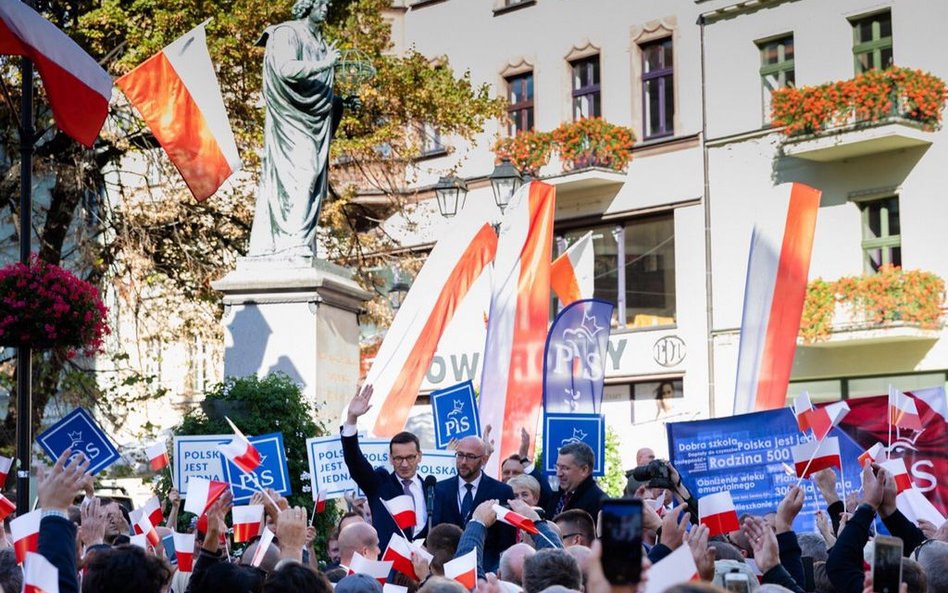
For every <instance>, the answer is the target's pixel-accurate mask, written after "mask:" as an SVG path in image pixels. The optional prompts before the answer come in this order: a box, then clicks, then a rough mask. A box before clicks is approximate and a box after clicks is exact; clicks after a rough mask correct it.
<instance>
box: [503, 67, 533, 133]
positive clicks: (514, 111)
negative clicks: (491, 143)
mask: <svg viewBox="0 0 948 593" xmlns="http://www.w3.org/2000/svg"><path fill="white" fill-rule="evenodd" d="M507 103H509V105H508V107H507V117H508V118H509V119H510V135H511V136H516V135H517V134H519V133H520V132H527V131H529V130H532V129H533V72H525V73H523V74H518V75H517V76H511V77H509V78H507Z"/></svg>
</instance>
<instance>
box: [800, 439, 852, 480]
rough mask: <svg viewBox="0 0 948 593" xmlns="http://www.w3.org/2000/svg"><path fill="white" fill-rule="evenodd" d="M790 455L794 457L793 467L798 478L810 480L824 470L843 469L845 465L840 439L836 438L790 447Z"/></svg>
mask: <svg viewBox="0 0 948 593" xmlns="http://www.w3.org/2000/svg"><path fill="white" fill-rule="evenodd" d="M790 454H791V455H792V456H793V466H794V468H795V469H796V471H797V477H798V478H809V477H810V476H811V475H813V474H815V473H816V472H818V471H820V470H822V469H826V468H828V467H838V468H841V467H842V465H843V462H842V460H841V459H840V457H839V439H838V438H836V437H829V438H828V439H825V440H822V441H807V442H805V443H800V444H799V445H797V446H796V447H790ZM811 459H812V461H811Z"/></svg>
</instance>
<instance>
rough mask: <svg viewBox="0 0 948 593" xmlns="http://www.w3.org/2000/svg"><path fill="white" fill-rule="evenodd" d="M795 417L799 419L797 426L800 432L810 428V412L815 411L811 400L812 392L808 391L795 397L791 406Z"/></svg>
mask: <svg viewBox="0 0 948 593" xmlns="http://www.w3.org/2000/svg"><path fill="white" fill-rule="evenodd" d="M790 409H791V410H792V411H793V415H794V417H796V419H797V426H798V427H799V428H800V432H806V431H808V430H810V414H811V413H812V412H813V404H812V403H811V402H810V394H809V393H807V392H806V391H804V392H802V393H800V394H798V395H797V396H796V397H795V398H793V405H792V406H790Z"/></svg>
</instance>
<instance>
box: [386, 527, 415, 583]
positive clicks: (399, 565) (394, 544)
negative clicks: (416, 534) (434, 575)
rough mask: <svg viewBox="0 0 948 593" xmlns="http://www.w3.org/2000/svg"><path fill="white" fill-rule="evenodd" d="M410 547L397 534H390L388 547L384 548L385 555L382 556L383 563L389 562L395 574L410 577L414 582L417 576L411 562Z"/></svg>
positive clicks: (406, 541)
mask: <svg viewBox="0 0 948 593" xmlns="http://www.w3.org/2000/svg"><path fill="white" fill-rule="evenodd" d="M412 550H413V548H412V545H411V544H410V543H409V542H408V540H406V539H405V538H403V537H402V536H400V535H398V534H397V533H393V534H392V539H390V540H388V547H387V548H385V553H384V554H382V561H383V562H391V563H392V568H394V569H395V571H396V572H400V573H402V574H403V575H405V576H407V577H410V578H412V579H414V580H416V581H417V580H419V579H418V575H416V574H415V565H414V564H412V561H411V553H412Z"/></svg>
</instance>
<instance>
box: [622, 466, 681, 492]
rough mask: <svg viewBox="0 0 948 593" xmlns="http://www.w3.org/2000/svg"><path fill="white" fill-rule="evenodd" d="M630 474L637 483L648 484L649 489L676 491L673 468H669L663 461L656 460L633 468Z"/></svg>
mask: <svg viewBox="0 0 948 593" xmlns="http://www.w3.org/2000/svg"><path fill="white" fill-rule="evenodd" d="M629 473H630V474H631V476H632V478H633V479H635V480H636V481H638V482H647V483H648V487H649V488H666V489H668V490H674V489H675V484H674V483H673V482H672V477H671V476H672V474H671V468H670V467H669V466H668V462H667V461H664V460H662V459H655V460H653V461H650V462H648V463H647V464H645V465H640V466H638V467H636V468H633V469H632V470H631V471H630V472H629Z"/></svg>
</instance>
